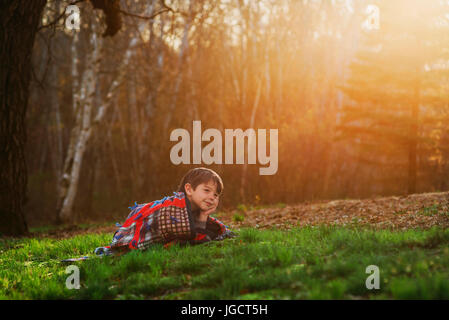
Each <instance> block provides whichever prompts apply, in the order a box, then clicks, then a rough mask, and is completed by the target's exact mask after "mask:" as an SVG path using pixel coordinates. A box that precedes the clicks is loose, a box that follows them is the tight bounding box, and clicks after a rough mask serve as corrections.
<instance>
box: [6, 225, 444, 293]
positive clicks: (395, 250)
mask: <svg viewBox="0 0 449 320" xmlns="http://www.w3.org/2000/svg"><path fill="white" fill-rule="evenodd" d="M237 233H238V237H237V238H233V239H226V240H224V241H221V242H211V243H208V244H203V245H198V246H186V247H180V246H173V247H171V248H170V249H164V248H163V247H162V246H160V245H157V246H154V247H153V248H151V249H150V250H147V251H144V252H142V251H133V252H130V253H128V254H126V255H123V256H121V257H104V258H95V259H91V260H87V261H82V262H77V263H74V264H76V265H77V266H79V268H80V283H81V289H79V290H69V289H67V288H66V287H65V283H66V278H67V277H68V274H66V273H65V268H66V267H67V264H62V263H60V262H59V261H60V260H61V259H66V258H71V257H77V256H83V255H92V250H93V249H95V248H96V247H98V246H102V245H106V244H108V243H109V241H110V239H111V236H112V235H111V234H101V235H98V234H95V235H94V234H91V235H82V236H77V237H73V238H70V239H64V240H54V239H18V240H0V299H155V298H157V299H449V230H442V229H438V228H433V229H430V230H407V231H400V232H398V231H389V230H381V231H375V230H370V229H362V228H358V227H352V228H343V227H336V226H328V227H324V226H322V227H306V228H293V229H291V230H288V231H282V230H276V229H272V230H256V229H250V228H247V229H241V230H238V231H237ZM369 265H377V266H378V267H379V269H380V289H379V290H376V289H373V290H368V289H367V288H366V286H365V280H366V278H367V277H368V276H369V274H367V273H366V272H365V271H366V267H367V266H369Z"/></svg>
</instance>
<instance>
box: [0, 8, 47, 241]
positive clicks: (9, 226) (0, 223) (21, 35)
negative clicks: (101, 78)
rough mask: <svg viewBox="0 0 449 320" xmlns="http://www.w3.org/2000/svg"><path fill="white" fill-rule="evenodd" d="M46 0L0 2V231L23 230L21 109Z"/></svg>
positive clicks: (23, 135) (24, 176)
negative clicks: (35, 39)
mask: <svg viewBox="0 0 449 320" xmlns="http://www.w3.org/2000/svg"><path fill="white" fill-rule="evenodd" d="M45 3H46V0H35V1H25V0H17V1H2V2H1V3H0V43H1V46H0V64H1V65H0V70H1V73H0V123H1V125H0V233H2V234H5V235H13V236H18V235H23V234H26V233H27V231H28V230H27V225H26V222H25V219H24V212H23V206H24V203H25V200H26V185H27V170H26V162H25V153H24V146H25V142H26V131H25V113H26V109H27V103H28V94H29V83H30V76H31V53H32V49H33V44H34V38H35V35H36V32H37V28H38V26H39V22H40V18H41V15H42V12H43V9H44V6H45Z"/></svg>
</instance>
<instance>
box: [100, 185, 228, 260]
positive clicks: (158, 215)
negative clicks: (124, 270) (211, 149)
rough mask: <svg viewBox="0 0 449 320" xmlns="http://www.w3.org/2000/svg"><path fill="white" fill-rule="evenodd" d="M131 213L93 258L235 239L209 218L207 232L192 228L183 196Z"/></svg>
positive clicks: (187, 206) (181, 194) (173, 197)
mask: <svg viewBox="0 0 449 320" xmlns="http://www.w3.org/2000/svg"><path fill="white" fill-rule="evenodd" d="M130 209H131V212H130V213H129V215H128V217H127V218H126V221H125V223H124V224H123V225H122V226H119V229H118V230H117V231H116V232H115V234H114V237H113V239H112V242H111V244H110V246H106V247H100V248H97V249H96V250H95V253H96V254H98V255H102V254H111V253H112V254H113V253H117V252H123V251H128V250H132V249H147V248H148V247H149V246H150V245H151V244H153V243H162V244H164V245H165V246H169V245H171V244H173V243H190V244H199V243H203V242H208V241H211V240H222V239H223V238H225V237H228V236H233V235H234V234H233V233H232V232H231V231H230V230H229V229H228V228H227V226H225V225H224V224H223V223H222V222H220V221H219V220H218V219H216V218H213V217H208V220H207V223H206V229H198V228H195V223H194V219H193V217H192V210H191V207H190V202H189V200H188V199H187V198H186V197H185V195H184V193H182V192H175V193H174V195H173V196H169V197H165V198H163V199H161V200H157V201H153V202H150V203H145V204H135V205H134V206H133V207H130Z"/></svg>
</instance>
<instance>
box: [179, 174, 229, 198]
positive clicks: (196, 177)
mask: <svg viewBox="0 0 449 320" xmlns="http://www.w3.org/2000/svg"><path fill="white" fill-rule="evenodd" d="M211 180H212V181H213V182H214V183H215V184H216V185H217V193H218V194H221V193H222V192H223V189H224V186H223V181H222V180H221V178H220V176H219V175H218V173H216V172H215V171H214V170H211V169H208V168H203V167H201V168H195V169H191V170H189V171H188V172H187V173H186V174H185V175H184V177H183V178H182V180H181V183H180V184H179V187H178V192H184V193H186V190H185V188H184V186H185V185H186V183H190V185H191V186H192V188H193V190H195V189H196V187H198V186H199V185H200V184H202V183H207V182H209V181H211Z"/></svg>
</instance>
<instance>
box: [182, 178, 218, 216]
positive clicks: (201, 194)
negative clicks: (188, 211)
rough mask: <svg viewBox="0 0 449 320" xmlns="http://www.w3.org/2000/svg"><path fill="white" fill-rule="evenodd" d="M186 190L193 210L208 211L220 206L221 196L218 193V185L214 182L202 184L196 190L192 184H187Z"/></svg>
mask: <svg viewBox="0 0 449 320" xmlns="http://www.w3.org/2000/svg"><path fill="white" fill-rule="evenodd" d="M184 188H185V190H186V193H187V197H188V199H189V200H190V202H191V204H192V209H193V210H197V209H200V211H208V210H210V209H212V208H216V207H217V206H218V201H219V197H220V196H219V195H218V193H217V185H216V184H215V183H214V182H213V181H209V182H208V183H201V184H199V185H198V186H197V187H196V189H195V190H193V187H192V185H191V184H190V183H186V185H185V187H184Z"/></svg>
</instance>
